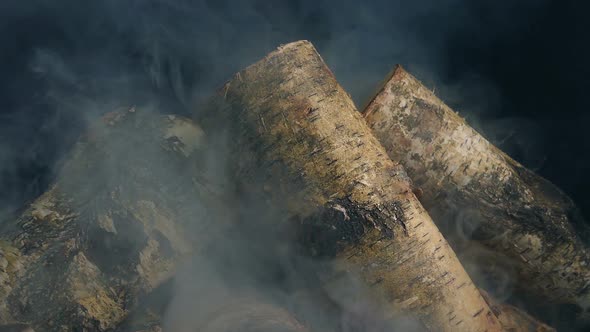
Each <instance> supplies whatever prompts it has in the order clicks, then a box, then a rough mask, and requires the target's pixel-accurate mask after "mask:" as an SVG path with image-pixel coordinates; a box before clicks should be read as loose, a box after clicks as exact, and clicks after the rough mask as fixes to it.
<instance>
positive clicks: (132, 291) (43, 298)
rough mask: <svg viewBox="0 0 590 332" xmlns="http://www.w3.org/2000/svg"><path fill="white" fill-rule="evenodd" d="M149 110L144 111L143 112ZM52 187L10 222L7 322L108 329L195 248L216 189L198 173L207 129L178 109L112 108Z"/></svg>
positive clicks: (4, 288)
mask: <svg viewBox="0 0 590 332" xmlns="http://www.w3.org/2000/svg"><path fill="white" fill-rule="evenodd" d="M138 113H141V114H138ZM104 120H105V121H104V123H100V124H96V125H94V126H93V128H92V130H91V132H90V134H89V135H87V136H86V137H84V138H83V139H81V140H80V142H79V143H78V144H77V146H76V147H75V148H74V150H73V152H72V153H71V155H70V156H69V157H68V158H67V160H66V162H65V163H64V165H63V168H62V171H61V172H60V174H59V176H58V177H57V180H56V182H55V183H54V184H53V185H52V186H51V188H50V189H49V190H48V191H47V192H46V193H45V194H43V195H42V196H41V197H39V198H38V199H37V200H35V201H34V202H33V203H32V204H31V205H30V206H29V207H28V208H27V209H26V210H25V211H24V212H23V213H22V214H21V216H20V217H19V218H18V219H17V220H16V221H15V222H13V223H6V224H4V225H3V226H4V229H3V232H2V236H3V240H2V242H1V243H2V244H1V245H0V257H1V258H2V260H3V261H4V262H5V264H3V265H4V267H3V269H2V279H1V280H2V284H1V285H0V291H1V293H0V295H1V298H0V303H1V304H2V306H1V307H0V318H1V323H10V322H23V323H28V324H30V325H31V326H32V327H33V328H34V329H36V330H38V331H82V330H84V331H107V330H111V329H113V328H115V327H116V326H117V325H118V324H119V323H120V322H122V321H123V320H124V319H125V317H126V316H127V314H128V312H129V310H130V309H131V308H133V307H134V306H135V301H136V299H137V297H138V296H140V295H141V294H145V293H148V292H150V291H151V290H152V289H153V288H155V287H157V286H158V285H159V284H160V283H161V282H162V281H164V280H166V279H168V278H170V277H171V276H172V275H173V273H174V271H175V267H176V265H177V263H178V262H179V260H181V259H182V258H183V257H185V256H186V255H188V254H189V253H191V252H192V251H193V250H194V246H193V245H192V243H193V241H192V240H193V239H191V238H190V237H189V236H187V234H188V233H187V232H186V231H185V230H186V229H189V227H192V225H190V223H191V222H195V221H194V218H195V217H194V216H195V214H194V213H195V211H196V210H199V211H200V212H201V215H202V216H203V220H202V221H199V222H202V223H203V224H206V222H207V215H206V213H207V211H206V210H205V209H203V208H201V207H199V208H196V207H197V202H205V201H206V200H207V197H210V196H211V195H210V193H209V192H208V191H207V189H206V188H204V186H202V185H200V184H199V183H198V182H196V181H191V177H190V176H187V174H188V175H190V174H196V172H195V167H196V166H195V165H196V164H197V161H198V156H199V149H200V145H201V144H202V139H203V137H202V135H203V134H202V131H201V129H200V128H199V127H198V126H196V125H195V124H194V123H193V122H192V121H190V120H188V119H185V118H181V117H178V116H169V117H168V116H159V115H155V114H151V113H149V112H136V111H135V109H134V108H131V109H129V110H122V111H117V112H114V113H110V114H109V115H108V116H106V117H105V119H104Z"/></svg>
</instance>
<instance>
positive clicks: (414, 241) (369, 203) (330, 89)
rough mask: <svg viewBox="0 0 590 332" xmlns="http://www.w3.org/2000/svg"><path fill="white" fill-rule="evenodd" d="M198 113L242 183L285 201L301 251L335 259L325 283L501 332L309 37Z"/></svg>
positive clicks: (441, 319) (275, 202)
mask: <svg viewBox="0 0 590 332" xmlns="http://www.w3.org/2000/svg"><path fill="white" fill-rule="evenodd" d="M197 117H198V118H199V121H203V124H204V125H205V127H206V128H208V129H209V130H213V131H215V130H217V128H220V127H222V126H223V125H225V124H230V128H229V132H230V137H232V138H233V139H234V140H235V141H234V142H232V146H233V147H234V149H235V151H233V153H232V155H233V156H234V157H235V158H236V159H235V160H234V161H233V162H234V163H235V174H236V177H237V179H238V180H239V181H240V182H241V184H242V190H244V191H245V192H247V193H249V195H251V196H259V197H261V198H263V199H264V200H267V201H268V202H269V203H270V204H271V205H270V206H281V207H284V208H285V210H286V211H288V217H289V219H290V221H291V222H292V223H300V226H301V227H300V229H301V230H303V231H302V234H301V238H302V241H304V242H303V243H304V247H306V248H310V251H311V253H312V254H314V255H316V256H321V257H327V258H332V259H334V261H335V264H334V269H335V271H334V273H333V274H332V275H331V276H330V277H328V278H327V279H330V280H326V282H328V283H330V282H333V281H334V280H335V279H338V278H339V275H340V273H343V274H347V273H353V274H358V275H359V276H360V277H361V278H362V279H363V280H364V283H365V284H366V285H367V286H369V287H370V289H371V292H372V293H373V294H374V298H375V299H378V300H379V301H382V302H383V307H384V308H385V310H384V311H385V313H384V314H385V315H390V314H392V313H394V312H399V311H404V312H406V313H411V314H413V315H416V316H417V317H419V318H420V319H421V320H422V321H423V322H424V323H425V325H427V326H428V327H429V328H430V329H431V330H436V331H499V330H501V327H500V324H499V323H498V321H497V319H496V317H495V316H494V314H493V313H492V312H491V310H490V308H489V307H488V305H487V303H486V302H485V301H484V299H483V298H482V296H481V295H480V293H479V291H478V289H477V288H476V287H475V286H474V285H473V283H472V281H471V279H470V278H469V276H468V275H467V273H466V272H465V270H464V269H463V267H462V266H461V264H460V263H459V261H458V260H457V257H456V256H455V254H454V252H453V250H452V249H451V248H450V247H449V245H448V244H447V242H446V240H445V239H444V238H443V236H442V235H441V234H440V232H439V231H438V229H437V228H436V226H435V225H434V223H433V222H432V220H431V219H430V217H429V216H428V214H427V213H426V211H425V210H424V209H423V208H422V206H421V204H420V203H419V202H418V200H417V199H416V197H415V196H414V194H413V193H412V191H411V188H410V181H409V179H408V178H407V176H406V173H405V171H404V170H403V168H402V167H401V166H400V165H399V164H396V163H394V162H392V161H391V160H390V159H389V158H388V157H387V155H386V152H385V150H384V149H383V147H382V146H381V145H380V144H379V142H378V141H377V139H376V138H375V137H374V136H373V135H372V133H371V131H370V129H369V128H368V126H367V125H366V124H365V122H364V121H363V119H362V116H361V115H360V113H359V112H357V111H356V108H355V106H354V105H353V103H352V101H351V99H350V97H349V96H348V95H347V94H346V93H345V92H344V91H343V90H342V88H341V87H340V86H339V85H338V83H337V82H336V80H335V78H334V76H333V74H332V73H331V72H330V70H329V69H328V68H327V67H326V65H325V64H324V62H323V60H322V59H321V57H320V56H319V55H318V54H317V52H316V50H315V49H314V48H313V46H312V45H311V44H310V43H309V42H306V41H300V42H295V43H291V44H288V45H285V46H281V47H279V49H278V50H276V51H274V52H272V53H271V54H269V55H268V56H267V57H266V58H264V59H263V60H261V61H260V62H258V63H256V64H254V65H252V66H250V67H248V68H246V69H244V70H242V71H240V72H239V73H238V74H236V75H235V77H234V78H233V79H232V80H231V81H229V82H228V83H226V84H225V86H224V87H223V89H221V90H220V92H219V95H218V96H217V97H216V98H215V100H214V101H213V102H212V104H211V105H210V108H208V109H207V110H206V111H205V112H202V113H201V114H197ZM216 124H217V127H216ZM220 124H221V125H220Z"/></svg>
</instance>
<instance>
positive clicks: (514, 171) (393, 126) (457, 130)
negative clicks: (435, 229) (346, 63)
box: [364, 66, 590, 309]
mask: <svg viewBox="0 0 590 332" xmlns="http://www.w3.org/2000/svg"><path fill="white" fill-rule="evenodd" d="M364 117H365V119H366V121H367V123H368V124H369V126H370V127H371V129H372V130H373V133H375V135H376V136H377V138H378V139H379V141H380V142H381V143H382V144H383V146H384V147H385V149H386V150H387V153H388V155H389V156H390V157H391V158H392V159H394V160H399V161H400V162H401V163H402V164H403V165H404V166H405V168H406V170H407V172H408V174H409V175H410V177H411V178H412V180H413V182H414V185H415V187H416V190H418V191H420V192H421V193H423V194H422V196H421V198H420V200H421V202H422V203H423V204H424V206H425V207H426V209H427V211H429V212H430V213H431V215H432V216H433V218H434V219H435V220H441V221H443V220H444V219H445V218H447V217H446V215H448V214H449V211H451V212H453V213H457V214H459V213H462V214H464V215H468V216H469V217H468V219H469V220H467V223H471V224H472V225H471V226H474V225H476V226H477V227H476V228H477V229H476V230H475V233H474V234H473V238H474V239H476V240H478V241H480V242H481V243H483V244H485V245H487V246H488V247H490V248H491V249H492V250H493V251H495V252H497V253H499V254H500V255H499V256H498V257H497V259H498V260H499V261H508V260H512V263H513V264H514V265H515V267H516V270H517V272H518V274H519V279H518V286H519V288H521V289H523V290H524V291H525V292H527V293H528V294H529V295H532V296H534V297H536V298H538V297H539V296H540V297H541V299H542V300H543V301H547V302H548V303H558V304H560V303H571V304H575V305H577V306H579V307H580V308H581V309H587V308H588V306H589V305H590V288H589V285H590V266H589V264H590V261H589V260H588V253H587V249H586V247H585V245H584V244H583V243H582V242H581V241H580V239H579V238H578V236H577V235H576V233H575V231H574V228H573V227H572V223H573V221H572V220H573V218H574V217H575V216H576V215H577V214H576V213H577V212H576V208H575V206H574V204H573V203H572V201H571V199H570V198H569V197H567V196H566V195H565V194H564V193H563V192H562V191H560V190H559V189H558V188H556V187H555V186H554V185H553V184H551V183H550V182H549V181H547V180H545V179H543V178H541V177H539V176H537V175H536V174H534V173H533V172H531V171H529V170H528V169H526V168H524V167H523V166H522V165H520V164H519V163H518V162H516V161H514V160H513V159H512V158H510V157H509V156H507V155H506V154H505V153H503V152H502V151H500V150H499V149H498V148H496V147H495V146H493V145H492V144H490V142H488V141H487V140H486V139H485V138H484V137H482V136H481V135H480V134H479V133H477V132H476V131H475V130H474V129H473V128H471V127H470V126H469V125H468V124H467V123H466V122H465V120H464V119H462V118H461V117H460V116H459V115H457V114H456V113H455V112H453V111H452V110H451V109H450V108H449V107H448V106H447V105H445V104H444V103H443V102H442V101H441V100H440V99H438V98H437V97H436V96H435V95H434V94H433V93H432V92H431V91H430V90H428V89H427V88H426V87H425V86H423V85H422V84H421V83H420V82H419V81H418V80H417V79H416V78H414V77H413V76H412V75H410V74H409V73H407V72H406V71H405V70H404V69H402V67H400V66H397V67H396V68H395V70H394V71H393V73H392V74H391V76H390V77H388V78H387V80H386V81H385V83H384V85H383V87H382V88H381V89H380V90H379V91H378V93H377V94H376V95H375V96H374V98H373V99H372V100H371V101H370V103H369V104H368V106H367V107H366V109H365V110H364ZM459 254H461V253H460V252H459ZM484 264H485V263H484Z"/></svg>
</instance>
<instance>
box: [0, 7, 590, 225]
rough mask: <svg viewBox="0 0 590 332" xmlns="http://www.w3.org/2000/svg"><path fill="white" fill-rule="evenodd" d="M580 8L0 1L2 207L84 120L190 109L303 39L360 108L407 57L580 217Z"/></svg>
mask: <svg viewBox="0 0 590 332" xmlns="http://www.w3.org/2000/svg"><path fill="white" fill-rule="evenodd" d="M587 9H588V5H584V2H583V1H574V0H560V1H544V0H538V1H528V0H525V1H514V3H513V4H502V3H500V4H498V1H487V0H485V1H468V0H438V1H434V0H432V1H372V2H368V3H366V4H362V3H361V1H357V2H355V1H347V0H339V1H338V0H333V1H326V0H316V1H306V0H298V1H296V0H293V1H217V0H216V1H213V0H211V1H181V0H168V1H163V0H160V1H158V0H144V1H134V0H130V1H109V0H107V1H99V2H92V3H82V2H79V1H69V0H65V1H58V2H55V1H42V0H31V1H21V2H19V4H15V2H12V1H10V2H8V1H7V2H3V3H2V4H0V45H1V46H0V47H2V49H1V51H0V211H2V214H0V215H4V216H6V214H7V213H9V212H10V211H13V210H14V209H15V208H18V207H21V206H23V204H25V203H26V202H27V201H29V200H31V199H32V198H34V197H35V196H37V195H38V194H39V193H41V192H42V191H43V190H44V189H45V188H46V186H47V184H48V183H49V182H50V181H51V178H52V176H53V174H54V171H55V165H56V162H57V161H58V160H59V159H60V157H62V156H63V154H64V152H66V151H67V150H68V148H69V146H71V144H72V143H73V142H74V141H75V139H76V137H77V136H78V135H79V134H80V133H81V131H83V129H84V127H85V125H86V123H87V119H88V118H90V117H91V116H94V115H96V114H99V113H101V112H106V111H109V109H108V107H109V106H110V105H111V104H117V103H120V104H125V103H127V104H138V103H139V104H141V103H142V102H144V101H145V100H148V99H149V100H156V101H157V102H158V103H161V100H164V99H166V100H168V101H171V102H172V103H173V102H176V101H180V102H179V103H178V105H176V104H174V105H175V106H173V107H175V109H174V110H172V111H174V112H186V110H187V108H189V106H188V105H190V104H191V103H192V102H193V101H194V99H195V98H196V99H198V98H199V96H205V95H207V94H208V93H210V92H211V91H212V89H213V88H214V87H215V86H218V85H219V84H220V83H222V82H223V80H225V79H226V78H228V77H229V76H230V75H231V73H233V72H234V71H236V70H238V69H240V67H241V66H244V65H247V64H248V63H250V62H252V61H254V60H256V59H257V58H258V57H261V56H263V55H264V54H265V53H266V52H268V51H270V50H272V49H273V48H274V47H276V46H277V45H278V44H280V43H287V42H289V41H293V40H297V39H309V40H311V41H312V42H313V43H314V44H315V45H316V46H317V48H318V49H319V51H320V53H322V55H323V56H324V58H325V60H326V61H327V62H328V64H329V65H330V66H331V67H332V68H333V70H334V72H335V74H336V76H337V77H338V78H339V80H340V81H341V82H342V84H343V85H344V87H345V88H347V89H348V90H349V91H350V92H351V94H352V95H353V97H354V99H355V101H356V102H357V104H359V105H362V103H363V101H364V100H365V99H366V98H367V96H368V95H369V94H370V92H371V90H372V89H373V87H374V86H375V85H376V84H377V83H378V81H379V80H381V79H382V78H383V77H384V76H385V74H386V73H387V72H388V71H389V70H390V69H391V67H392V66H393V65H394V64H395V63H401V64H403V65H405V66H406V67H407V68H408V69H409V70H410V71H411V72H412V73H414V74H415V75H416V76H418V77H419V78H420V79H421V80H423V81H424V82H425V83H426V84H427V85H429V86H430V87H432V88H434V89H435V91H436V92H437V94H438V95H439V96H441V97H442V98H443V99H444V100H445V101H447V103H449V104H450V105H451V106H452V107H454V108H455V110H457V111H459V112H460V113H461V114H462V115H464V116H466V117H467V119H468V121H469V122H470V123H472V124H473V125H474V126H475V127H476V128H478V129H479V130H481V131H483V133H484V134H485V135H486V137H488V138H489V139H491V140H492V141H493V142H495V143H496V144H498V145H499V146H500V147H502V148H503V149H505V150H506V151H507V152H508V153H509V154H511V155H512V156H513V157H515V158H516V159H517V160H519V161H521V162H522V163H524V164H525V165H527V166H529V167H531V168H532V169H535V170H537V171H538V172H539V173H540V174H542V175H543V176H545V177H547V178H548V179H550V180H551V181H552V182H554V183H556V184H557V185H558V186H560V187H561V188H562V189H563V190H564V191H566V192H567V193H569V194H570V195H571V196H572V197H573V198H574V200H575V201H576V202H577V203H578V205H579V206H580V207H581V208H582V210H583V212H584V214H585V216H586V217H587V216H588V215H589V213H590V211H589V206H590V204H589V203H590V194H588V193H587V191H586V188H587V187H588V184H589V183H590V174H589V173H588V170H589V169H590V160H589V156H588V154H587V151H588V148H589V145H590V139H589V136H588V134H587V126H588V122H589V120H590V116H589V113H588V112H587V109H588V99H587V98H586V93H585V92H586V89H587V88H588V87H589V86H590V85H589V84H588V83H589V76H588V74H589V69H588V68H589V67H588V65H587V59H589V58H590V54H589V47H588V38H587V34H588V32H589V31H590V30H589V29H588V28H589V26H588V25H589V24H588V23H587V21H588V20H586V19H585V16H586V13H587ZM109 103H111V104H109ZM167 105H170V103H168V104H167ZM177 106H178V107H177ZM586 219H588V218H586Z"/></svg>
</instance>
